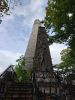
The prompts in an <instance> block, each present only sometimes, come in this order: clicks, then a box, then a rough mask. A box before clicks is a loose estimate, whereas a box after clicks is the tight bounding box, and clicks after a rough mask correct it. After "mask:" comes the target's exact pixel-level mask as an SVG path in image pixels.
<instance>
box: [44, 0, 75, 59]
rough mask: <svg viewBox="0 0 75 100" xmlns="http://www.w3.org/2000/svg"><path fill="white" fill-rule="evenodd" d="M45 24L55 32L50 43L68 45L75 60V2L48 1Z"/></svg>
mask: <svg viewBox="0 0 75 100" xmlns="http://www.w3.org/2000/svg"><path fill="white" fill-rule="evenodd" d="M44 24H45V26H46V29H47V30H48V31H49V30H50V29H52V30H53V31H52V34H54V35H53V36H50V37H49V41H50V42H51V43H53V42H58V43H66V44H67V45H68V46H69V48H70V49H71V53H70V54H71V55H72V56H73V57H74V58H75V52H74V51H75V0H48V5H47V7H46V17H45V20H44Z"/></svg>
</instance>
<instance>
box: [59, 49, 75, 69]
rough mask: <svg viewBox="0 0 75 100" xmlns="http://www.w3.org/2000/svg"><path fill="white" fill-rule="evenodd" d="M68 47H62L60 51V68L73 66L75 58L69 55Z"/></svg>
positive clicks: (74, 65)
mask: <svg viewBox="0 0 75 100" xmlns="http://www.w3.org/2000/svg"><path fill="white" fill-rule="evenodd" d="M70 51H71V49H70V48H67V49H64V50H62V51H61V53H60V54H61V61H62V62H61V63H60V64H59V67H60V68H62V69H65V70H67V69H72V68H75V59H73V57H71V55H70Z"/></svg>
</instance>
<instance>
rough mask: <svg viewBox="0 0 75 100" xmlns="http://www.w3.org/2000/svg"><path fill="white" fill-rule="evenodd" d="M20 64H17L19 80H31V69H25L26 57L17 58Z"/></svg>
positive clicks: (16, 70) (16, 69)
mask: <svg viewBox="0 0 75 100" xmlns="http://www.w3.org/2000/svg"><path fill="white" fill-rule="evenodd" d="M17 62H18V64H17V65H16V66H15V72H16V75H17V78H18V81H19V82H28V81H30V80H31V73H32V70H31V69H23V67H25V58H24V56H21V57H20V58H19V59H18V60H17Z"/></svg>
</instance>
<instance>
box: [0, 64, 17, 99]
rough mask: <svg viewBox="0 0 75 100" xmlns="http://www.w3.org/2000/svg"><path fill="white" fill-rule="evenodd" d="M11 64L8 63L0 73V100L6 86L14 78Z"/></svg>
mask: <svg viewBox="0 0 75 100" xmlns="http://www.w3.org/2000/svg"><path fill="white" fill-rule="evenodd" d="M13 67H14V66H13V65H10V66H9V67H8V68H7V69H6V70H5V71H4V72H3V73H2V74H1V75H0V100H1V99H2V97H3V96H4V94H5V92H6V90H7V88H8V87H9V86H10V85H11V83H12V82H14V80H15V79H16V74H15V71H14V69H13Z"/></svg>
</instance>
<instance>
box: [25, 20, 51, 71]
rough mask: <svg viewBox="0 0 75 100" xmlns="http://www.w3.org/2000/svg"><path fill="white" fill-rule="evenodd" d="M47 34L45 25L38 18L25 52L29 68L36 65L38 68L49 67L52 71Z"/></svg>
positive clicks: (45, 68)
mask: <svg viewBox="0 0 75 100" xmlns="http://www.w3.org/2000/svg"><path fill="white" fill-rule="evenodd" d="M47 36H48V35H47V33H46V30H45V27H43V26H42V24H41V22H40V21H39V20H38V19H36V20H35V21H34V24H33V29H32V33H31V36H30V39H29V43H28V47H27V49H26V52H25V61H26V67H27V68H32V67H35V68H37V70H39V69H40V70H47V69H48V70H51V71H52V61H51V55H50V50H49V45H48V40H47Z"/></svg>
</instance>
